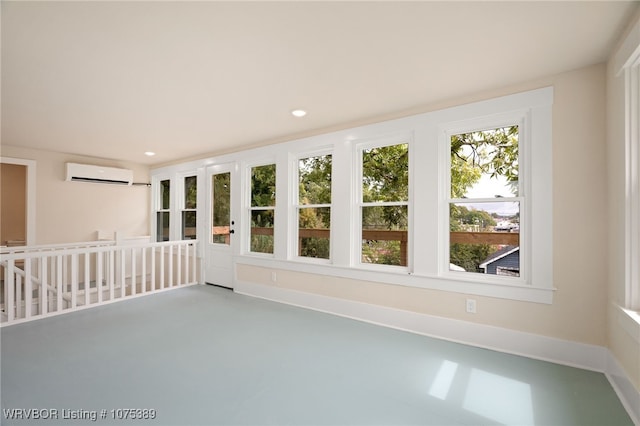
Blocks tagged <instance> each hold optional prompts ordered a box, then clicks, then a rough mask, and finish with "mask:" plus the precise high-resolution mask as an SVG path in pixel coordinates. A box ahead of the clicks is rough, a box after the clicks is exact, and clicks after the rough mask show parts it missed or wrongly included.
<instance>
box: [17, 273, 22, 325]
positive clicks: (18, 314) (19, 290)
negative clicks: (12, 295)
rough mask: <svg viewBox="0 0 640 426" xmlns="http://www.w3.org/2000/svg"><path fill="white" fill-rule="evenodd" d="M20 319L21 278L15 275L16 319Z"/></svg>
mask: <svg viewBox="0 0 640 426" xmlns="http://www.w3.org/2000/svg"><path fill="white" fill-rule="evenodd" d="M21 318H22V276H20V275H17V274H16V319H21Z"/></svg>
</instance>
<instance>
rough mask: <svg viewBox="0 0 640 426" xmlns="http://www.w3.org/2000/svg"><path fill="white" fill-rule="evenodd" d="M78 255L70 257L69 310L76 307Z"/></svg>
mask: <svg viewBox="0 0 640 426" xmlns="http://www.w3.org/2000/svg"><path fill="white" fill-rule="evenodd" d="M78 272H79V271H78V255H77V254H75V253H74V254H72V255H71V309H75V308H76V307H77V306H78Z"/></svg>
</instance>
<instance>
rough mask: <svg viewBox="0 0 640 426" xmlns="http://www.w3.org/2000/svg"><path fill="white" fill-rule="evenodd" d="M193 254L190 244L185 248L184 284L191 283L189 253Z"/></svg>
mask: <svg viewBox="0 0 640 426" xmlns="http://www.w3.org/2000/svg"><path fill="white" fill-rule="evenodd" d="M190 252H191V246H190V245H189V244H187V245H185V246H184V284H188V283H189V253H190Z"/></svg>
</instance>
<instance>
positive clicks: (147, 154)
mask: <svg viewBox="0 0 640 426" xmlns="http://www.w3.org/2000/svg"><path fill="white" fill-rule="evenodd" d="M144 155H146V156H147V157H153V156H154V155H156V153H155V152H151V151H147V152H145V153H144Z"/></svg>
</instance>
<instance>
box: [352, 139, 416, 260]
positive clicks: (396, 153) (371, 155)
mask: <svg viewBox="0 0 640 426" xmlns="http://www.w3.org/2000/svg"><path fill="white" fill-rule="evenodd" d="M359 153H360V156H359V157H360V163H359V164H360V172H361V173H360V178H361V179H360V182H361V183H360V185H359V209H360V211H359V216H360V224H361V239H360V241H361V244H360V263H361V264H378V265H393V266H407V265H408V259H409V255H408V234H409V232H408V231H409V143H408V142H407V141H406V140H404V141H400V143H398V141H394V142H392V143H391V144H389V145H371V144H367V145H362V146H360V148H359Z"/></svg>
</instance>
